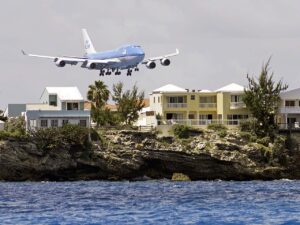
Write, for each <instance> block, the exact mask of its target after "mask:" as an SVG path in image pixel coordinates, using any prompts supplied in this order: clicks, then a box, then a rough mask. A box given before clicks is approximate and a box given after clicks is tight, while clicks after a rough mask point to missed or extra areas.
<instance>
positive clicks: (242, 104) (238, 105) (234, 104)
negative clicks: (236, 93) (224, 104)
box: [230, 102, 246, 109]
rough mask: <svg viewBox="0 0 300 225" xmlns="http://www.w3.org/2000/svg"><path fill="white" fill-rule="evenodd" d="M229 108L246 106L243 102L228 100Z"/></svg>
mask: <svg viewBox="0 0 300 225" xmlns="http://www.w3.org/2000/svg"><path fill="white" fill-rule="evenodd" d="M230 108H231V109H239V108H246V104H245V103H244V102H230Z"/></svg>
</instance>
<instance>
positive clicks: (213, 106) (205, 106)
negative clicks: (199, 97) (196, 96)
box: [199, 103, 217, 108]
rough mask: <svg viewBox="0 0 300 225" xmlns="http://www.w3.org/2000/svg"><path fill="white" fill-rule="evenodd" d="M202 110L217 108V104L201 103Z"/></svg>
mask: <svg viewBox="0 0 300 225" xmlns="http://www.w3.org/2000/svg"><path fill="white" fill-rule="evenodd" d="M199 107H200V108H217V103H199Z"/></svg>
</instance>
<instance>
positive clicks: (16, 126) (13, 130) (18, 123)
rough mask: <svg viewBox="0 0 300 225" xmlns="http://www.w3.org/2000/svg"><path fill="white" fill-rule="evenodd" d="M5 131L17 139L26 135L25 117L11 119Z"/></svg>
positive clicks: (6, 124) (7, 122)
mask: <svg viewBox="0 0 300 225" xmlns="http://www.w3.org/2000/svg"><path fill="white" fill-rule="evenodd" d="M4 130H5V131H7V132H8V133H10V134H13V136H16V137H18V136H22V135H25V134H26V127H25V119H24V117H17V118H11V119H9V120H8V121H6V123H5V126H4Z"/></svg>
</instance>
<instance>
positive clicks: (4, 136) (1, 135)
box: [0, 130, 10, 140]
mask: <svg viewBox="0 0 300 225" xmlns="http://www.w3.org/2000/svg"><path fill="white" fill-rule="evenodd" d="M8 137H10V134H9V133H8V132H7V131H5V130H1V131H0V140H6V139H7V138H8Z"/></svg>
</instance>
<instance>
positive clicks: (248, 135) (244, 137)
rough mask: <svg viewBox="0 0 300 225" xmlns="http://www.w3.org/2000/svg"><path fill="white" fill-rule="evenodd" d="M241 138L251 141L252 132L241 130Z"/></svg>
mask: <svg viewBox="0 0 300 225" xmlns="http://www.w3.org/2000/svg"><path fill="white" fill-rule="evenodd" d="M240 136H241V138H243V139H245V140H247V141H250V138H251V136H252V134H251V133H250V132H240Z"/></svg>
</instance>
